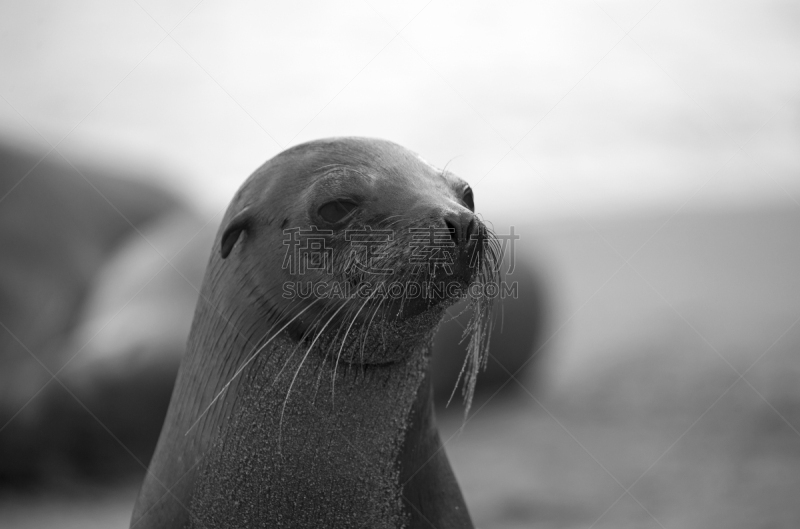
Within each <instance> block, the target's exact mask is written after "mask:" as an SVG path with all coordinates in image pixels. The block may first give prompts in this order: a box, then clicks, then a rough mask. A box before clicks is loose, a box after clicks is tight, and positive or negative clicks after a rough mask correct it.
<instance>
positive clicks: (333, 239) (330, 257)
mask: <svg viewBox="0 0 800 529" xmlns="http://www.w3.org/2000/svg"><path fill="white" fill-rule="evenodd" d="M493 242H494V239H493V238H492V236H491V232H490V231H489V230H488V229H487V227H486V226H485V225H484V223H483V222H482V221H481V219H480V218H479V217H478V216H477V215H476V214H475V205H474V198H473V192H472V189H471V188H470V186H469V185H468V184H467V183H466V182H465V181H464V180H462V179H461V178H459V177H457V176H455V175H454V174H452V173H450V172H447V171H443V170H439V169H437V168H435V167H434V166H433V165H431V164H429V163H427V162H426V161H424V160H423V159H422V158H421V157H420V156H419V155H417V154H415V153H413V152H411V151H409V150H408V149H405V148H403V147H401V146H400V145H397V144H395V143H392V142H389V141H384V140H376V139H366V138H337V139H328V140H318V141H313V142H309V143H304V144H302V145H298V146H296V147H293V148H291V149H288V150H286V151H284V152H282V153H281V154H279V155H277V156H276V157H274V158H272V159H271V160H269V161H268V162H267V163H265V164H264V165H263V166H261V167H260V168H259V169H258V170H256V171H255V173H253V175H252V176H251V177H250V178H249V179H248V180H247V181H246V182H245V183H244V184H243V186H242V187H241V189H240V190H239V192H238V193H237V194H236V196H235V198H234V199H233V201H232V203H231V206H230V208H229V210H228V212H227V214H226V218H225V220H224V221H223V228H222V230H221V234H220V237H219V240H218V247H219V257H220V258H222V259H224V260H225V261H226V262H225V263H224V264H223V265H222V266H223V267H226V268H231V269H233V270H231V272H233V273H237V274H240V275H241V276H242V278H241V280H242V282H243V283H244V284H246V285H247V287H248V288H249V289H250V290H249V292H250V299H251V301H252V303H253V304H255V305H258V306H259V309H260V310H262V311H264V313H265V314H266V315H267V317H269V318H272V319H274V320H275V322H276V324H281V323H286V324H288V329H289V331H290V332H291V333H292V335H293V336H294V337H296V338H301V337H306V338H310V339H312V340H322V342H323V343H326V344H327V346H326V347H320V348H319V350H322V351H328V352H329V353H330V352H335V353H336V354H337V361H339V360H341V361H344V362H351V363H352V362H355V363H365V364H382V363H388V362H393V361H397V360H400V359H402V357H403V354H405V353H406V352H407V351H409V350H410V349H411V348H410V347H409V345H410V342H413V341H421V340H425V339H429V338H430V337H431V335H432V333H433V331H434V330H435V328H436V326H437V325H438V323H439V321H440V320H441V317H442V315H443V313H444V310H445V309H446V308H447V306H449V305H450V304H452V303H454V302H456V301H458V300H459V299H461V298H463V297H465V296H466V294H467V292H468V287H469V286H470V285H471V284H473V283H475V282H479V283H488V282H492V281H495V280H496V278H495V271H496V269H497V267H496V256H497V251H496V247H495V246H494V245H493V244H492V243H493ZM479 290H480V289H478V291H479ZM484 301H485V300H484ZM476 305H477V303H476ZM484 305H485V303H484V304H483V305H481V307H480V308H481V309H483V312H482V313H481V314H483V315H484V316H485V314H484V313H485V312H486V307H485V306H484ZM476 312H481V311H480V310H479V311H476ZM483 323H485V322H483V321H481V322H477V320H476V326H477V327H480V325H481V324H483ZM477 327H476V328H477ZM331 329H336V330H337V331H339V332H337V333H335V336H334V333H330V332H324V331H326V330H327V331H330V330H331ZM348 337H349V338H351V339H350V340H347V338H348ZM354 337H357V338H358V339H353V338H354ZM365 352H366V353H365Z"/></svg>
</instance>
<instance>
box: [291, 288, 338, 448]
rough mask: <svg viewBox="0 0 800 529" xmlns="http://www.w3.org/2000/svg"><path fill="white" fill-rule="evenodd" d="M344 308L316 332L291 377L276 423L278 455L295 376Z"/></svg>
mask: <svg viewBox="0 0 800 529" xmlns="http://www.w3.org/2000/svg"><path fill="white" fill-rule="evenodd" d="M317 299H320V298H317ZM346 306H347V304H346V303H342V304H341V305H340V306H339V308H338V309H336V312H334V313H333V314H332V315H331V317H330V318H328V321H326V322H325V325H323V326H322V328H321V329H320V330H319V332H317V335H316V336H315V337H314V339H313V340H312V341H311V345H309V346H308V349H307V350H306V354H304V355H303V358H302V359H301V360H300V364H299V365H298V366H297V369H296V370H295V372H294V376H293V377H292V381H291V382H290V383H289V389H288V390H287V391H286V397H285V398H284V399H283V406H282V407H281V418H280V421H279V422H278V452H279V453H280V449H281V430H282V427H283V415H284V413H285V412H286V403H288V402H289V397H290V396H291V394H292V388H293V387H294V383H295V381H296V380H297V375H298V374H299V373H300V369H302V368H303V364H304V363H305V361H306V358H308V355H309V353H310V352H311V350H312V349H313V348H314V344H316V343H317V340H319V337H320V336H322V332H323V331H324V330H325V328H326V327H327V326H328V325H329V324H330V322H332V321H333V319H334V318H335V317H336V315H337V314H339V312H340V311H341V310H342V309H343V308H345V307H346ZM292 354H294V353H292Z"/></svg>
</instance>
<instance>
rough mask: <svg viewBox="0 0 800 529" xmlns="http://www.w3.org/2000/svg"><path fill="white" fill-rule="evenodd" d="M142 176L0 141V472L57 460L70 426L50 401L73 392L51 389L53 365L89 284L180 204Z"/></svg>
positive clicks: (25, 471)
mask: <svg viewBox="0 0 800 529" xmlns="http://www.w3.org/2000/svg"><path fill="white" fill-rule="evenodd" d="M139 176H140V175H137V174H135V173H134V172H133V171H126V170H124V169H120V168H115V169H108V168H104V167H101V166H97V165H89V164H84V163H78V164H75V166H73V165H72V164H70V163H68V162H67V161H65V160H64V159H63V158H61V157H60V155H58V153H55V152H51V153H50V154H47V155H46V153H45V151H36V150H34V149H26V148H22V147H18V146H15V145H12V144H10V143H8V142H1V143H0V244H1V245H2V248H3V251H2V253H0V363H2V369H0V481H5V480H7V479H16V478H17V477H26V476H36V475H39V474H40V473H41V472H50V471H51V470H53V468H54V467H55V466H58V465H60V463H59V462H58V461H60V457H59V455H58V454H59V453H60V452H61V451H62V448H63V447H64V446H65V445H67V444H69V443H68V441H67V438H69V437H70V436H71V435H72V433H73V431H74V429H73V425H72V424H71V423H69V422H66V423H65V422H64V421H66V420H67V419H66V418H65V417H62V416H60V415H58V414H56V413H55V412H56V410H55V408H57V407H58V406H60V405H61V404H63V399H65V398H66V399H68V400H74V399H71V397H69V396H68V395H67V396H66V397H64V396H63V395H61V396H58V397H57V398H56V397H54V396H52V395H51V394H52V393H53V392H55V393H58V392H59V391H61V392H63V391H64V389H63V388H61V387H60V385H59V384H58V382H56V381H51V376H50V373H56V372H58V370H59V369H61V368H62V367H63V366H64V364H65V363H66V362H67V360H68V357H67V356H66V355H65V344H66V343H67V342H68V340H69V336H70V334H71V332H72V331H73V330H74V329H75V328H76V326H77V325H78V320H79V318H80V314H81V311H82V307H83V306H84V304H85V301H86V297H87V294H88V292H89V290H90V288H91V285H92V283H93V281H94V279H95V277H96V275H97V273H98V272H99V271H100V269H101V268H102V267H103V266H104V263H105V261H106V259H107V258H108V256H109V255H110V254H111V253H112V252H113V251H114V249H115V248H116V247H117V246H118V245H119V244H121V243H122V241H123V240H125V239H126V238H127V237H128V236H130V235H131V234H134V233H136V230H137V229H139V228H140V227H141V226H143V225H145V224H147V223H148V222H151V221H153V220H155V219H156V218H158V217H159V216H161V215H164V214H166V213H167V212H170V211H174V210H176V209H180V208H181V207H182V206H180V205H179V202H178V200H176V199H175V197H173V196H172V195H171V194H169V193H167V192H166V191H164V190H162V189H160V188H158V187H156V186H154V185H149V184H145V183H143V182H141V181H140V180H141V178H137V177H139ZM84 413H85V411H84ZM78 443H80V440H79V441H78ZM56 460H58V461H56Z"/></svg>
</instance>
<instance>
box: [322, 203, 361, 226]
mask: <svg viewBox="0 0 800 529" xmlns="http://www.w3.org/2000/svg"><path fill="white" fill-rule="evenodd" d="M357 207H358V204H356V203H355V202H353V201H351V200H342V199H339V200H331V201H330V202H326V203H325V204H323V205H322V206H320V208H319V210H317V213H319V216H320V217H322V219H323V220H325V222H330V223H331V224H336V223H337V222H341V221H343V220H344V219H345V218H346V217H347V216H348V215H350V214H352V213H353V211H355V209H356V208H357Z"/></svg>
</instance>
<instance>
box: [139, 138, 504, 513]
mask: <svg viewBox="0 0 800 529" xmlns="http://www.w3.org/2000/svg"><path fill="white" fill-rule="evenodd" d="M426 234H427V235H428V236H429V237H428V238H426V237H423V235H426ZM437 237H438V239H437ZM499 261H500V256H499V255H498V246H497V244H496V239H494V237H493V235H492V233H491V232H490V231H489V230H488V229H487V228H486V226H485V225H484V224H483V222H481V220H480V219H479V218H478V217H477V216H476V215H475V213H474V203H473V196H472V190H471V189H470V188H469V186H468V185H467V184H466V183H465V182H464V181H462V180H461V179H459V178H457V177H455V176H454V175H452V174H451V173H448V172H444V171H440V170H438V169H436V168H435V167H433V166H432V165H430V164H428V163H427V162H425V161H424V160H422V159H421V158H420V157H419V156H417V155H416V154H414V153H412V152H410V151H408V150H406V149H404V148H403V147H400V146H399V145H396V144H394V143H391V142H388V141H383V140H375V139H364V138H339V139H328V140H318V141H313V142H310V143H305V144H302V145H299V146H296V147H293V148H290V149H288V150H286V151H284V152H282V153H280V154H279V155H277V156H275V157H274V158H272V159H271V160H269V161H267V162H266V163H265V164H264V165H263V166H261V167H260V168H259V169H257V170H256V171H255V172H254V173H253V174H252V175H251V176H250V177H249V178H248V179H247V181H246V182H245V183H244V184H243V185H242V187H241V188H240V189H239V191H238V192H237V193H236V195H235V196H234V198H233V200H232V202H231V204H230V206H229V208H228V210H227V212H226V214H225V217H224V219H223V222H222V225H221V227H220V230H219V232H218V234H217V237H216V240H215V251H212V254H211V258H210V261H209V264H208V267H207V269H206V274H205V278H204V281H203V286H202V288H201V294H200V299H199V301H198V305H197V309H196V312H195V317H194V320H193V323H192V328H191V332H190V335H189V340H188V344H187V349H186V352H185V355H184V358H183V360H182V362H181V367H180V369H179V372H178V377H177V380H176V383H175V389H174V391H173V395H172V399H171V402H170V406H169V410H168V412H167V417H166V419H165V422H164V427H163V429H162V432H161V436H160V438H159V442H158V445H157V447H156V451H155V453H154V455H153V459H152V461H151V464H150V468H149V471H148V473H147V476H146V478H145V480H144V483H143V485H142V489H141V491H140V494H139V497H138V499H137V501H136V505H135V507H134V511H133V516H132V521H131V527H137V528H156V527H185V526H189V527H256V526H258V527H370V528H379V527H428V526H429V524H432V525H433V526H435V527H439V528H445V527H459V528H463V527H472V523H471V521H470V517H469V513H468V511H467V508H466V505H465V503H464V499H463V497H462V495H461V491H460V489H459V487H458V484H457V483H456V480H455V477H454V475H453V472H452V470H451V468H450V464H449V462H448V460H447V457H446V455H445V453H444V451H443V450H442V444H441V441H440V439H439V435H438V432H437V430H436V425H435V423H434V416H433V408H432V402H433V401H432V396H431V386H430V379H429V376H428V368H427V365H428V357H429V355H430V351H431V339H432V336H433V334H434V332H435V330H436V327H437V325H438V323H439V321H440V320H441V318H442V316H443V314H444V311H445V310H446V308H447V307H448V306H449V305H451V304H452V303H454V302H456V301H458V300H459V299H461V298H462V297H464V296H465V294H466V292H468V291H469V292H471V294H472V298H471V299H473V305H474V309H475V311H474V314H475V317H474V319H473V321H472V322H471V323H470V325H469V329H470V331H471V333H472V337H471V342H470V343H471V344H472V345H471V346H470V353H471V354H470V355H469V356H468V362H467V363H466V364H465V367H466V373H465V376H464V378H465V379H466V387H467V395H468V396H469V394H470V393H471V390H473V389H474V384H475V376H476V375H477V371H478V368H479V367H480V366H481V365H482V364H485V348H486V345H487V344H486V337H487V336H488V334H487V330H488V327H489V321H490V318H489V310H490V307H491V301H492V299H491V297H490V296H488V295H487V296H481V295H479V294H480V292H478V294H476V293H475V292H476V291H480V290H481V287H486V286H488V285H492V284H494V285H495V286H496V283H497V273H498V267H497V264H498V263H499ZM396 285H400V286H399V287H397V288H396ZM404 285H405V288H406V290H405V291H402V289H403V288H404V287H403V286H404ZM413 285H416V287H414V286H413ZM365 286H366V287H365ZM441 286H443V288H440V287H441ZM475 286H477V287H478V289H472V288H473V287H475ZM417 287H420V288H421V292H416V288H417ZM398 288H399V289H400V290H401V292H399V293H398V295H392V294H391V293H392V291H393V289H394V291H395V292H397V290H398ZM337 289H338V290H344V291H348V292H346V293H345V294H343V295H342V294H339V295H337V291H338V290H337ZM412 290H414V291H415V292H412ZM486 290H490V289H486ZM468 398H469V397H468Z"/></svg>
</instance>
